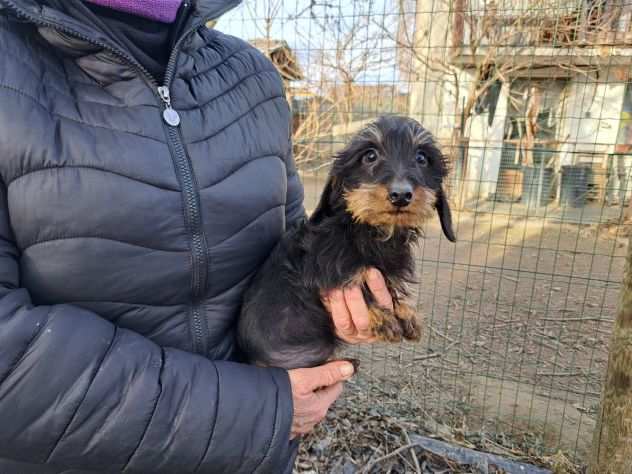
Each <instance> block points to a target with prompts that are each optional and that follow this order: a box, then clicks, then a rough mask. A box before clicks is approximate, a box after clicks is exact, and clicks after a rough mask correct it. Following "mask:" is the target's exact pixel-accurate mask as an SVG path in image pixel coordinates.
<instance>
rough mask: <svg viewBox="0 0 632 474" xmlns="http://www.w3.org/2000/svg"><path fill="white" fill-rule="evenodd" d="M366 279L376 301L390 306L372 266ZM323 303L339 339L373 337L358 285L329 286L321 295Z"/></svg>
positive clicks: (379, 275)
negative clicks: (332, 288)
mask: <svg viewBox="0 0 632 474" xmlns="http://www.w3.org/2000/svg"><path fill="white" fill-rule="evenodd" d="M366 282H367V285H368V287H369V289H370V290H371V293H373V297H374V298H375V301H376V303H377V305H378V306H381V307H383V308H388V309H390V310H393V298H392V297H391V293H390V292H389V291H388V288H387V287H386V282H385V281H384V277H383V276H382V273H380V271H379V270H377V269H375V268H371V269H369V270H368V271H367V279H366ZM323 304H324V305H325V307H326V308H327V309H328V310H329V312H330V313H331V317H332V319H333V321H334V325H335V327H336V335H337V336H338V337H339V338H340V339H342V340H343V341H345V342H346V343H349V344H359V343H362V342H375V341H376V340H377V338H376V337H375V336H374V335H373V334H372V333H371V322H370V318H369V309H368V307H367V304H366V302H365V301H364V296H363V295H362V288H360V287H359V286H353V287H349V288H338V289H335V290H332V291H330V292H329V293H327V294H324V295H323Z"/></svg>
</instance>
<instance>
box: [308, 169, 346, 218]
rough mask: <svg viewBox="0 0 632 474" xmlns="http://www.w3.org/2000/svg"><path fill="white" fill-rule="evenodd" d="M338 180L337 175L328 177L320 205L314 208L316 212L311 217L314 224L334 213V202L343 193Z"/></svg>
mask: <svg viewBox="0 0 632 474" xmlns="http://www.w3.org/2000/svg"><path fill="white" fill-rule="evenodd" d="M337 181H338V180H337V179H336V177H335V176H333V175H329V178H328V179H327V183H326V184H325V188H324V189H323V192H322V194H321V195H320V201H319V202H318V206H316V209H315V210H314V213H313V214H312V215H311V217H310V219H309V220H310V221H311V222H312V223H314V224H318V223H319V222H321V221H322V220H323V219H324V218H325V217H327V216H331V215H333V214H334V204H335V203H336V201H337V200H338V199H339V198H340V197H341V193H340V191H339V189H338V188H339V186H338V182H337Z"/></svg>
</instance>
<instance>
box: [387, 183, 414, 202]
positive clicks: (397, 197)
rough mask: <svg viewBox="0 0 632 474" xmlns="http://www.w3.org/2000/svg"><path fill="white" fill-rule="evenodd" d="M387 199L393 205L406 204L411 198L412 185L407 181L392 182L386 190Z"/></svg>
mask: <svg viewBox="0 0 632 474" xmlns="http://www.w3.org/2000/svg"><path fill="white" fill-rule="evenodd" d="M388 200H389V201H391V204H392V205H393V206H397V207H406V206H408V205H409V204H410V203H411V201H412V200H413V187H412V186H411V185H410V184H408V183H402V182H398V183H393V184H392V185H391V186H390V188H389V190H388Z"/></svg>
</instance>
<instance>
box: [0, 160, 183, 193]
mask: <svg viewBox="0 0 632 474" xmlns="http://www.w3.org/2000/svg"><path fill="white" fill-rule="evenodd" d="M75 168H78V169H82V168H85V169H89V170H94V171H101V172H103V173H108V174H113V175H116V176H120V177H121V178H125V179H129V180H130V181H136V182H139V183H142V184H146V185H147V186H151V187H153V188H157V189H161V190H163V191H170V192H173V193H180V190H179V189H172V188H168V187H166V186H161V185H158V184H155V183H150V182H149V181H146V180H143V179H141V178H138V177H136V176H130V175H126V174H123V173H119V172H117V171H112V170H108V169H105V168H101V167H99V166H92V165H77V164H70V165H52V166H44V167H41V168H36V169H33V170H29V171H27V172H26V173H23V174H20V175H18V176H16V177H14V178H12V179H11V180H10V181H9V182H8V183H7V185H6V186H7V189H8V187H9V186H10V185H11V184H13V182H14V181H17V180H19V179H21V178H24V177H25V176H28V175H30V174H33V173H40V172H44V171H50V170H65V169H75Z"/></svg>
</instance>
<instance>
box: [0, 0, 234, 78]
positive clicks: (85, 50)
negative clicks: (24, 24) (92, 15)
mask: <svg viewBox="0 0 632 474" xmlns="http://www.w3.org/2000/svg"><path fill="white" fill-rule="evenodd" d="M68 1H74V2H78V1H81V0H68ZM239 3H241V0H197V1H195V0H194V2H193V10H192V12H191V13H190V14H189V16H188V18H187V22H186V24H185V25H183V28H182V31H188V30H190V29H191V28H194V27H199V26H202V25H204V23H206V22H207V21H210V20H213V19H216V18H219V17H220V16H221V15H223V14H224V13H226V12H227V11H229V10H230V9H232V8H234V7H236V6H237V5H239ZM51 5H53V3H52V2H51V3H49V2H47V1H46V0H0V10H2V9H3V8H6V9H8V10H9V11H10V12H11V11H12V12H13V14H14V15H16V16H18V17H21V18H22V20H23V21H24V20H26V21H31V22H34V23H40V24H39V25H38V30H39V32H40V34H41V35H42V36H43V37H44V39H45V40H46V41H47V42H48V43H50V44H51V45H52V46H54V47H56V48H57V49H59V50H61V51H63V52H64V54H66V55H69V56H72V57H74V58H75V61H76V63H77V65H78V66H79V67H80V68H81V69H83V70H84V71H85V72H86V73H87V74H89V75H90V76H92V77H93V78H94V79H95V80H97V81H99V82H100V83H102V84H110V83H112V82H115V81H118V80H122V79H126V78H130V77H132V76H133V75H134V71H133V70H132V68H131V67H130V65H129V64H123V63H120V64H119V61H118V59H117V58H116V57H112V54H111V53H110V52H108V51H103V50H102V49H101V47H95V45H96V44H98V45H106V46H109V47H110V49H112V50H119V51H120V50H121V47H120V46H119V45H118V44H116V43H115V42H114V41H113V39H112V38H111V37H110V35H109V34H108V32H106V31H101V30H100V29H97V28H95V27H94V26H92V25H89V24H86V23H85V22H84V21H82V20H81V19H80V18H75V17H73V16H72V15H70V14H68V13H66V12H62V11H60V10H58V9H55V8H54V7H52V6H51ZM60 30H61V31H60ZM68 30H70V31H72V32H73V33H74V35H73V36H70V37H69V36H68V35H65V34H63V31H68ZM104 64H105V65H106V66H107V67H104Z"/></svg>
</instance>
